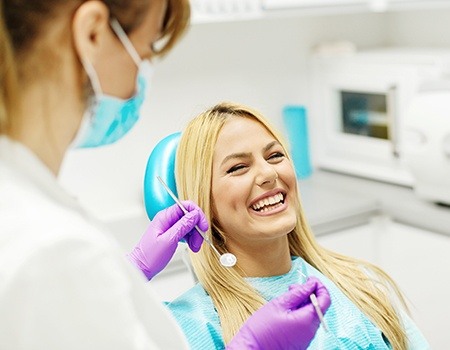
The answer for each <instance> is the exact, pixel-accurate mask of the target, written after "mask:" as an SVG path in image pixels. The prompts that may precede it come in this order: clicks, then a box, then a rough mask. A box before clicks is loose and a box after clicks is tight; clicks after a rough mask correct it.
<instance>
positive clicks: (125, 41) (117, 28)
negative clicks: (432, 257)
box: [109, 18, 142, 67]
mask: <svg viewBox="0 0 450 350" xmlns="http://www.w3.org/2000/svg"><path fill="white" fill-rule="evenodd" d="M109 24H110V25H111V28H112V30H113V31H114V33H116V35H117V37H118V38H119V40H120V42H121V43H122V45H123V46H124V47H125V49H126V50H127V52H128V53H129V54H130V56H131V58H132V59H133V61H134V63H136V66H138V67H139V65H140V64H141V62H142V58H141V56H139V54H138V52H137V51H136V48H135V47H134V45H133V43H132V42H131V41H130V39H129V38H128V35H127V34H126V33H125V31H124V30H123V28H122V26H121V25H120V23H119V21H118V20H117V19H115V18H112V19H111V20H110V21H109Z"/></svg>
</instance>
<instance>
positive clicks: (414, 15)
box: [386, 8, 450, 48]
mask: <svg viewBox="0 0 450 350" xmlns="http://www.w3.org/2000/svg"><path fill="white" fill-rule="evenodd" d="M449 18H450V9H449V8H442V9H438V10H421V11H404V12H392V13H388V14H386V30H387V33H388V36H387V38H386V39H387V40H386V43H387V44H389V45H391V46H424V47H447V48H448V47H450V25H449Z"/></svg>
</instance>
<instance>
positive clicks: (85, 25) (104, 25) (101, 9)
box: [72, 0, 111, 63]
mask: <svg viewBox="0 0 450 350" xmlns="http://www.w3.org/2000/svg"><path fill="white" fill-rule="evenodd" d="M110 31H111V29H110V27H109V9H108V8H107V7H106V5H105V4H104V2H102V1H97V0H93V1H86V2H84V3H83V4H81V5H80V7H78V9H77V10H76V11H75V14H74V17H73V20H72V33H73V42H74V46H75V50H76V51H77V54H78V56H79V57H80V59H86V60H88V61H89V62H91V63H93V62H95V59H96V56H97V55H98V52H99V50H100V48H101V46H102V41H103V39H104V38H105V36H106V35H110Z"/></svg>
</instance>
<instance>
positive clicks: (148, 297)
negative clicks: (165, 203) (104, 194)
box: [0, 0, 330, 350]
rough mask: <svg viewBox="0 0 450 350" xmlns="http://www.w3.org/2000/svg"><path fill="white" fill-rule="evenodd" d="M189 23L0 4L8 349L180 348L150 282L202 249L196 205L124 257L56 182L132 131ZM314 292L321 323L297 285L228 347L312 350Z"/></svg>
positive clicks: (78, 8)
mask: <svg viewBox="0 0 450 350" xmlns="http://www.w3.org/2000/svg"><path fill="white" fill-rule="evenodd" d="M188 20H189V3H188V0H147V1H145V0H104V1H99V0H91V1H83V0H33V1H23V0H0V347H1V348H2V349H8V350H14V349H40V350H41V349H45V350H51V349H86V350H90V349H96V350H99V349H100V350H101V349H108V350H112V349H120V350H125V349H126V350H130V349H184V348H187V345H186V344H187V343H186V341H185V338H184V336H183V334H182V333H181V331H180V328H179V327H178V325H177V324H176V322H175V321H174V319H172V318H171V316H170V315H169V313H168V311H167V310H166V309H165V307H164V306H163V305H162V304H160V303H159V301H158V299H157V298H156V297H155V295H154V294H152V292H151V290H150V288H149V286H147V285H145V281H146V280H148V279H151V278H152V277H153V276H154V275H155V274H157V273H158V272H159V271H161V270H162V269H163V268H164V267H165V266H166V264H167V263H168V262H169V260H170V259H171V258H172V256H173V253H174V252H175V249H176V246H177V244H178V241H179V240H180V239H181V238H184V239H185V240H186V241H187V242H188V245H189V247H190V248H191V249H192V250H193V251H198V250H199V249H200V247H201V244H202V242H203V241H202V238H201V237H200V235H199V234H198V233H197V232H196V231H195V230H193V229H194V226H195V225H198V226H199V227H200V228H201V229H204V230H206V229H207V227H208V223H207V222H206V219H205V215H204V214H203V213H202V211H201V210H200V209H199V208H198V207H197V205H195V204H194V203H192V202H184V204H185V205H186V207H187V208H188V213H187V214H186V215H184V214H183V212H182V211H181V209H179V208H178V207H177V206H172V207H169V208H168V209H165V210H163V211H162V212H160V213H159V214H158V215H157V216H156V217H155V218H154V220H153V221H152V222H151V223H150V225H149V228H148V229H147V231H146V232H145V233H144V235H143V237H142V239H141V241H140V242H139V243H138V245H137V246H136V248H135V249H134V250H133V251H132V252H131V253H130V254H129V256H128V257H124V256H123V254H122V253H121V249H120V248H119V246H118V244H117V243H116V242H115V241H114V240H113V239H112V238H111V235H109V234H108V232H105V230H104V228H103V227H102V226H101V225H100V224H99V223H98V222H96V221H95V219H93V218H91V217H90V216H89V215H88V214H87V213H86V212H85V211H83V209H82V208H80V207H79V205H78V204H77V202H76V201H75V200H74V199H73V198H72V197H71V196H69V195H68V194H67V193H66V192H65V191H64V190H63V189H62V188H61V187H60V186H59V185H58V182H57V175H58V172H59V170H60V167H61V163H62V161H63V159H64V155H65V154H66V152H67V150H68V149H69V148H71V147H97V146H102V145H106V144H110V143H112V142H115V141H117V140H118V139H120V138H121V137H122V136H123V135H124V134H126V133H127V131H128V130H129V129H130V128H132V127H133V125H134V124H135V122H136V121H137V119H138V116H139V114H138V112H139V107H140V105H141V103H142V99H143V96H144V91H145V86H146V83H147V82H148V77H147V76H146V73H147V72H148V71H149V64H148V63H149V60H150V59H151V58H152V57H154V56H157V55H159V54H164V53H166V52H167V51H168V50H169V49H170V48H171V47H172V46H173V45H174V43H175V42H176V41H177V39H178V38H179V37H180V36H181V34H182V33H183V32H184V30H185V28H186V27H187V23H188ZM158 40H162V43H161V42H160V43H158V45H157V46H158V47H159V48H160V51H158V52H155V50H153V47H154V46H155V45H153V44H155V43H156V41H158ZM136 267H137V268H136ZM311 293H315V294H316V295H317V297H318V299H319V304H320V307H321V309H322V311H323V312H326V310H327V308H328V306H329V305H330V298H329V294H328V292H327V290H326V288H325V287H324V286H323V285H321V284H320V282H318V281H317V280H313V279H312V280H309V281H308V282H306V283H305V284H303V285H294V286H292V287H291V289H290V291H289V292H287V293H286V294H284V295H282V296H281V297H279V298H277V299H276V300H273V301H271V302H270V303H267V304H266V305H264V306H263V307H262V308H261V309H259V310H258V311H256V313H254V314H253V315H252V316H251V317H250V318H249V319H248V321H247V322H246V323H244V325H243V326H242V328H241V330H240V332H238V333H237V334H236V336H235V337H234V338H233V339H232V341H231V342H230V343H229V344H228V347H229V349H283V348H290V349H304V348H306V347H307V346H308V344H309V342H310V341H311V340H312V338H313V337H314V334H315V332H316V330H317V328H318V326H319V320H318V318H317V316H316V314H315V312H314V308H313V307H312V305H311V304H310V303H308V300H309V296H310V294H311Z"/></svg>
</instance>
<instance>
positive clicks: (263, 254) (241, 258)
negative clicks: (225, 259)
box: [232, 237, 291, 277]
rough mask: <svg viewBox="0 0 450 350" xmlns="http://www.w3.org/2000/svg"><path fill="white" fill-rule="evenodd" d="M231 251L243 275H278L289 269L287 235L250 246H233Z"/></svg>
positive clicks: (289, 258)
mask: <svg viewBox="0 0 450 350" xmlns="http://www.w3.org/2000/svg"><path fill="white" fill-rule="evenodd" d="M232 253H233V254H235V255H236V257H237V260H238V262H237V266H238V269H239V270H240V271H241V273H242V275H243V276H244V277H269V276H279V275H283V274H285V273H287V272H289V270H290V269H291V255H290V251H289V243H288V240H287V237H283V238H280V239H277V240H274V241H270V242H267V243H265V244H258V245H253V246H251V247H248V246H247V247H235V248H234V249H233V251H232Z"/></svg>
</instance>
